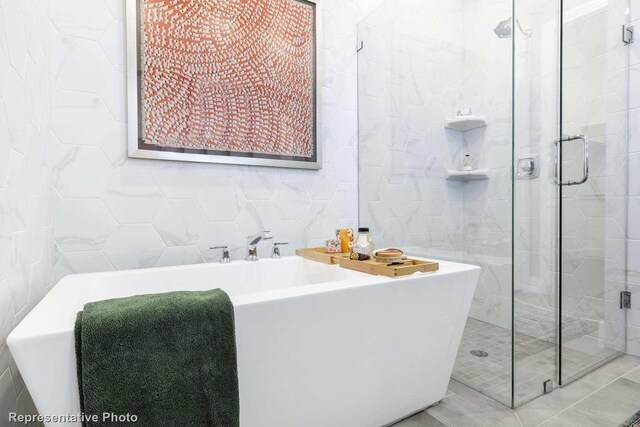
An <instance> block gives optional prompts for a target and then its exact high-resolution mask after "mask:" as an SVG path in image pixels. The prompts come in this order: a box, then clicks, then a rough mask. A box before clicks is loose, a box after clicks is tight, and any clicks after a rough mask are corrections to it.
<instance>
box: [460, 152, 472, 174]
mask: <svg viewBox="0 0 640 427" xmlns="http://www.w3.org/2000/svg"><path fill="white" fill-rule="evenodd" d="M462 166H463V170H465V171H472V170H473V157H471V155H470V154H467V155H466V156H464V159H463V160H462Z"/></svg>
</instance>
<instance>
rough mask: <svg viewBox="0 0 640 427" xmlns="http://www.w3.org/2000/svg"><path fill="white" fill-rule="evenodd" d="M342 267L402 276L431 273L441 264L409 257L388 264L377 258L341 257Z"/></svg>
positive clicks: (362, 271) (388, 275)
mask: <svg viewBox="0 0 640 427" xmlns="http://www.w3.org/2000/svg"><path fill="white" fill-rule="evenodd" d="M340 267H342V268H348V269H349V270H355V271H359V272H361V273H368V274H375V275H379V276H387V277H402V276H409V275H411V274H414V273H418V272H422V273H429V272H434V271H438V269H439V268H440V265H439V264H438V263H437V262H431V261H421V260H417V259H411V258H407V259H405V260H404V261H402V262H401V263H397V264H387V263H386V262H379V261H375V260H369V261H354V260H352V259H349V258H342V259H340Z"/></svg>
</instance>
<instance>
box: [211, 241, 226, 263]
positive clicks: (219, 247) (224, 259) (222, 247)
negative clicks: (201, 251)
mask: <svg viewBox="0 0 640 427" xmlns="http://www.w3.org/2000/svg"><path fill="white" fill-rule="evenodd" d="M209 249H211V250H216V249H222V259H220V264H229V263H230V262H231V255H230V254H229V247H228V246H227V245H223V246H214V247H212V248H209Z"/></svg>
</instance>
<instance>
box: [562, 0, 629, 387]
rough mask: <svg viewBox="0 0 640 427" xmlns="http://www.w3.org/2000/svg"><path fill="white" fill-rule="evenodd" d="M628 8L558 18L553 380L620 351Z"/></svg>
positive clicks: (614, 3) (614, 2)
mask: <svg viewBox="0 0 640 427" xmlns="http://www.w3.org/2000/svg"><path fill="white" fill-rule="evenodd" d="M628 7H629V4H628V0H570V1H564V2H563V6H562V8H563V10H562V17H563V18H562V46H561V48H562V66H561V75H562V78H561V80H562V84H561V104H562V108H561V113H562V118H561V136H560V137H559V138H558V140H557V141H555V144H554V161H555V164H556V168H555V169H556V172H555V174H554V177H553V180H554V182H555V183H556V185H557V186H558V187H559V192H560V231H559V234H560V239H559V240H560V277H559V281H560V302H559V308H560V328H559V338H560V339H559V342H560V346H559V359H560V366H559V380H560V385H566V384H568V383H569V382H571V381H572V380H574V379H577V378H579V377H580V376H582V375H583V374H585V373H587V372H589V371H591V370H592V369H594V368H596V367H598V366H600V365H601V364H603V363H606V362H607V361H609V360H611V359H612V358H614V357H616V356H618V355H619V354H620V353H621V352H624V351H625V348H626V318H625V310H624V309H622V308H621V293H622V292H623V291H625V289H626V277H625V271H626V265H625V264H626V240H625V239H626V231H625V230H626V211H627V210H626V194H627V191H626V188H627V134H626V132H627V110H628V98H627V94H628V69H629V66H628V55H629V54H628V48H627V46H626V45H625V42H624V40H623V36H622V34H623V25H624V24H626V23H627V19H628Z"/></svg>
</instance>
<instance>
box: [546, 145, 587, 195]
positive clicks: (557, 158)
mask: <svg viewBox="0 0 640 427" xmlns="http://www.w3.org/2000/svg"><path fill="white" fill-rule="evenodd" d="M577 140H581V141H582V147H583V165H582V178H580V179H579V180H578V181H572V180H569V181H567V182H561V181H560V179H559V178H558V176H559V174H560V150H561V149H562V144H563V143H565V142H571V141H577ZM553 160H554V176H553V181H554V182H555V184H556V185H561V186H567V187H569V186H573V185H582V184H584V183H585V182H587V181H588V180H589V140H588V139H587V137H586V136H584V135H576V136H566V137H564V138H561V139H558V140H556V141H555V145H554V156H553Z"/></svg>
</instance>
